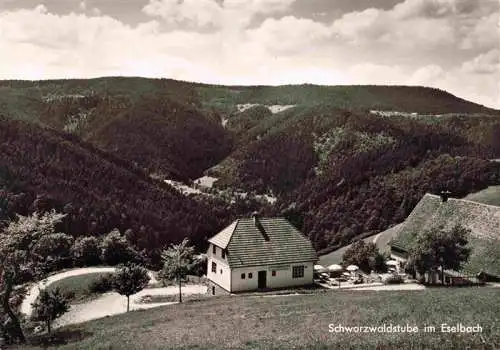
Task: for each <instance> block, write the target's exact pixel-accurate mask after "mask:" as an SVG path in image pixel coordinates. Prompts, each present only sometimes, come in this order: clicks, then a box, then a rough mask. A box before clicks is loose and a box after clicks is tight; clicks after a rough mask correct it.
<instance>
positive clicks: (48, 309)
mask: <svg viewBox="0 0 500 350" xmlns="http://www.w3.org/2000/svg"><path fill="white" fill-rule="evenodd" d="M32 306H33V315H32V317H31V318H32V319H33V320H35V321H43V322H45V325H46V326H47V332H48V333H49V334H50V333H51V326H52V322H54V320H55V319H57V318H58V317H60V316H62V315H63V314H64V313H66V312H68V310H69V307H70V306H69V296H68V295H66V294H64V293H62V292H61V290H60V289H59V288H56V289H54V290H51V291H48V290H47V289H44V290H41V291H40V295H39V296H38V299H37V300H36V301H35V302H34V303H33V304H32Z"/></svg>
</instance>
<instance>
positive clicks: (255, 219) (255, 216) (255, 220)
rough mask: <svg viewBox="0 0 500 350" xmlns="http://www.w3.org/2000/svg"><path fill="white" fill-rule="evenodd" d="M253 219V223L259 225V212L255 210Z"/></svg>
mask: <svg viewBox="0 0 500 350" xmlns="http://www.w3.org/2000/svg"><path fill="white" fill-rule="evenodd" d="M252 219H253V224H254V225H255V226H256V227H259V213H258V212H256V211H254V212H253V213H252Z"/></svg>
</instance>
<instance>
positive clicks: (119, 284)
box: [112, 264, 149, 312]
mask: <svg viewBox="0 0 500 350" xmlns="http://www.w3.org/2000/svg"><path fill="white" fill-rule="evenodd" d="M112 279H113V281H112V284H113V289H114V290H115V291H117V292H118V293H119V294H120V295H124V296H126V297H127V312H128V311H129V310H130V296H131V295H132V294H135V293H137V292H140V291H141V290H143V289H144V288H145V287H146V286H147V285H148V283H149V274H148V270H146V269H145V268H144V267H142V266H139V265H136V264H128V265H123V266H120V267H119V268H118V270H117V271H116V272H115V273H114V274H113V278H112Z"/></svg>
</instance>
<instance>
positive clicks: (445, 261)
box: [409, 225, 470, 284]
mask: <svg viewBox="0 0 500 350" xmlns="http://www.w3.org/2000/svg"><path fill="white" fill-rule="evenodd" d="M469 234H470V230H469V229H467V228H465V227H463V226H460V225H457V226H455V227H453V228H452V229H451V230H445V229H444V228H443V227H442V226H441V227H437V228H433V229H431V230H428V231H425V232H423V233H422V234H421V235H419V236H418V237H417V239H416V241H415V244H414V245H413V247H412V248H411V250H410V254H409V261H411V263H412V264H413V269H414V270H415V271H416V272H418V273H419V274H421V275H424V274H425V273H428V276H429V280H428V282H429V283H431V282H432V280H431V278H432V276H434V275H435V273H436V272H437V271H438V270H440V271H441V283H443V284H444V278H443V277H444V270H446V269H451V270H459V269H460V267H461V266H462V264H463V263H464V262H466V261H467V260H468V259H469V255H470V248H469V247H467V244H468V236H469Z"/></svg>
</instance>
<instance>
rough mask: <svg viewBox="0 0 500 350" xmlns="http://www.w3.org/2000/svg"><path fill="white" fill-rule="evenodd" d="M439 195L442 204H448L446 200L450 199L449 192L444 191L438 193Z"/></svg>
mask: <svg viewBox="0 0 500 350" xmlns="http://www.w3.org/2000/svg"><path fill="white" fill-rule="evenodd" d="M439 195H440V196H441V201H442V202H443V203H446V202H448V198H450V195H451V192H450V191H448V190H446V191H441V192H440V193H439Z"/></svg>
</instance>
